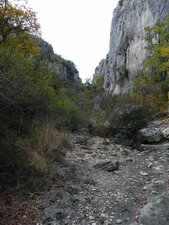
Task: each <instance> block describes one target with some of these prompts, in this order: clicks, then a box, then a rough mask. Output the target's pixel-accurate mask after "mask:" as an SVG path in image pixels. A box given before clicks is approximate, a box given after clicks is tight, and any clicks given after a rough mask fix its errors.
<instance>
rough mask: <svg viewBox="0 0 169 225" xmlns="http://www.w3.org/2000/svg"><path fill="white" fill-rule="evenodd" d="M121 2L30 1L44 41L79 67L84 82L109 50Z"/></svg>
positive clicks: (103, 0)
mask: <svg viewBox="0 0 169 225" xmlns="http://www.w3.org/2000/svg"><path fill="white" fill-rule="evenodd" d="M117 3H118V0H47V1H45V0H43V1H42V0H29V6H30V7H31V8H32V9H33V10H34V11H36V12H37V17H38V21H39V23H40V25H41V31H42V38H43V39H44V40H45V41H47V42H49V43H50V44H51V45H52V46H53V49H54V52H55V53H56V54H58V55H61V56H62V57H63V58H65V59H68V60H71V61H73V62H74V63H75V65H76V66H77V69H78V70H79V73H80V77H81V78H82V80H83V82H84V81H85V80H87V79H89V78H91V79H92V76H93V74H94V71H95V68H96V66H98V64H99V62H100V60H101V59H103V58H105V57H106V54H107V53H108V50H109V39H110V27H111V20H112V15H113V10H114V8H115V7H116V5H117Z"/></svg>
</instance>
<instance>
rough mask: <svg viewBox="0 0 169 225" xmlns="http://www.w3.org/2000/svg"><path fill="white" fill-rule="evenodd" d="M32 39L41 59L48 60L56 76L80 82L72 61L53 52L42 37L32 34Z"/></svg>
mask: <svg viewBox="0 0 169 225" xmlns="http://www.w3.org/2000/svg"><path fill="white" fill-rule="evenodd" d="M32 40H33V41H34V42H35V44H36V45H37V46H38V48H39V51H40V56H41V59H42V60H47V61H48V64H49V69H50V70H52V71H53V73H54V74H55V75H56V78H61V79H65V80H69V81H71V82H81V79H80V77H79V72H78V70H77V69H76V66H75V65H74V63H73V62H72V61H70V60H66V59H64V58H62V57H61V56H60V55H57V54H55V53H54V51H53V47H52V45H50V44H49V43H48V42H46V41H44V40H43V39H41V38H37V37H34V36H33V37H32Z"/></svg>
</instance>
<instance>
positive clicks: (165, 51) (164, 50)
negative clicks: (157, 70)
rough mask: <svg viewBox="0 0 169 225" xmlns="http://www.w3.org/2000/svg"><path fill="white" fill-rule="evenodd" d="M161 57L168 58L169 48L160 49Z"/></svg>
mask: <svg viewBox="0 0 169 225" xmlns="http://www.w3.org/2000/svg"><path fill="white" fill-rule="evenodd" d="M161 56H162V57H167V58H169V46H167V47H164V48H162V49H161Z"/></svg>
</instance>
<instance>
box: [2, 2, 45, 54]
mask: <svg viewBox="0 0 169 225" xmlns="http://www.w3.org/2000/svg"><path fill="white" fill-rule="evenodd" d="M40 34H41V33H40V25H39V23H38V22H37V17H36V13H35V12H33V11H32V10H31V9H29V8H26V6H22V5H20V6H19V5H12V4H11V3H9V4H8V5H7V7H6V8H4V10H0V44H2V43H3V44H10V43H12V42H16V39H19V41H18V42H17V43H21V38H22V37H23V40H22V41H23V43H24V44H28V45H30V42H28V41H27V42H25V36H28V35H35V36H40ZM12 39H13V41H12ZM18 46H19V45H18ZM22 47H23V45H22ZM32 51H33V52H34V51H35V49H34V48H33V49H32Z"/></svg>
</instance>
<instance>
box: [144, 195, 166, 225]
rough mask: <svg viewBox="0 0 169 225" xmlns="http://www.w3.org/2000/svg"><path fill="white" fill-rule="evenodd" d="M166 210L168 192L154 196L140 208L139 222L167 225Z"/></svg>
mask: <svg viewBox="0 0 169 225" xmlns="http://www.w3.org/2000/svg"><path fill="white" fill-rule="evenodd" d="M168 212H169V196H168V194H164V195H163V196H155V197H153V198H152V199H151V200H150V201H149V202H148V203H147V204H146V205H145V206H144V207H143V208H142V209H141V210H140V223H141V224H142V225H157V224H158V225H168V224H169V217H168Z"/></svg>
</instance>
